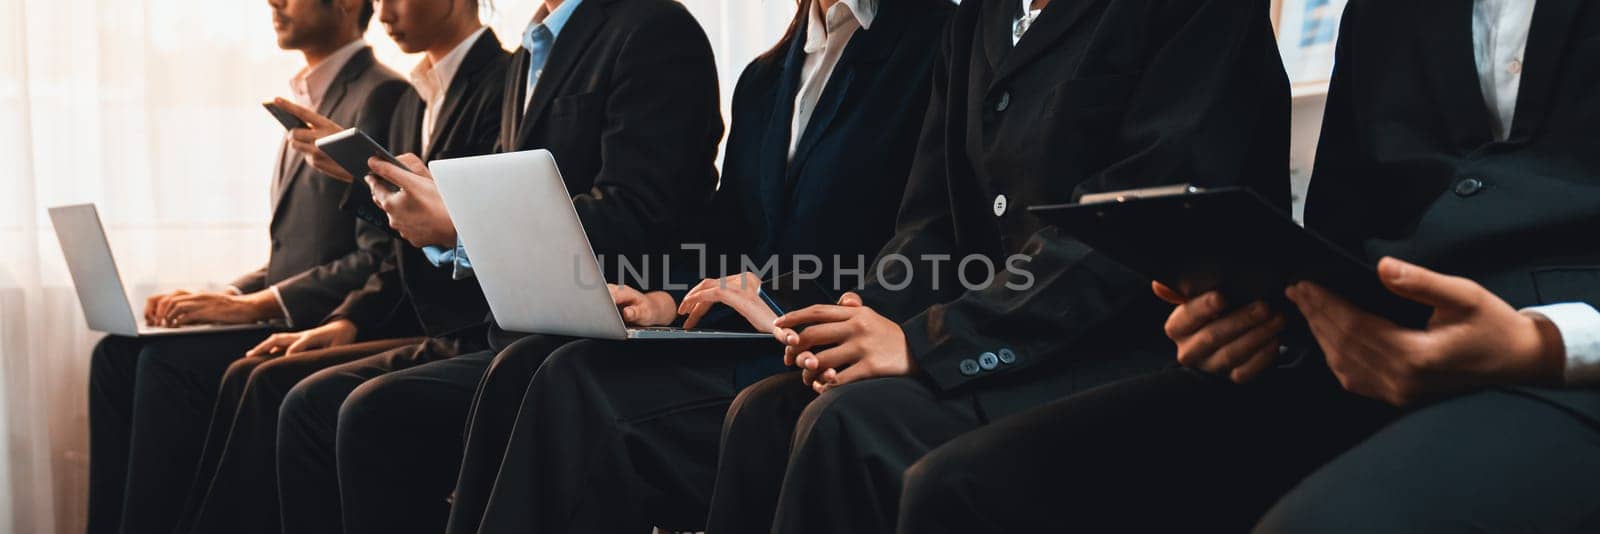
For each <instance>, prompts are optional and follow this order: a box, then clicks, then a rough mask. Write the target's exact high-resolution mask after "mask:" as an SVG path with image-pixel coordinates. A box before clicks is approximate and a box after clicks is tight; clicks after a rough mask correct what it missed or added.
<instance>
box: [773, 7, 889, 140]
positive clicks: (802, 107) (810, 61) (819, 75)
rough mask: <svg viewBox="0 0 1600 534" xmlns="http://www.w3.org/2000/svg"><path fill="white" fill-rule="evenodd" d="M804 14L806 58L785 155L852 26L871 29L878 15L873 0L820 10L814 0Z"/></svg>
mask: <svg viewBox="0 0 1600 534" xmlns="http://www.w3.org/2000/svg"><path fill="white" fill-rule="evenodd" d="M814 6H815V7H814V8H813V9H812V10H811V14H810V15H809V16H808V17H806V20H807V21H808V24H807V26H806V42H805V53H806V62H805V65H804V66H803V67H802V68H801V70H800V90H799V91H797V92H796V94H795V97H794V117H793V119H792V122H791V124H790V126H789V158H790V159H791V160H792V159H794V151H795V149H797V148H799V146H800V137H801V136H804V135H805V132H806V126H807V125H809V124H811V114H812V113H814V112H816V110H817V100H818V99H820V98H822V90H823V89H824V88H826V87H827V86H828V79H829V78H831V77H833V70H834V67H837V66H838V65H839V56H840V55H842V54H844V49H845V47H846V46H848V45H849V44H850V38H851V37H854V36H855V34H856V30H858V29H862V30H871V29H872V19H873V18H874V17H876V16H877V15H878V1H877V0H839V2H838V3H836V4H834V5H833V7H830V8H828V12H827V13H826V14H824V13H822V3H821V2H817V3H815V4H814Z"/></svg>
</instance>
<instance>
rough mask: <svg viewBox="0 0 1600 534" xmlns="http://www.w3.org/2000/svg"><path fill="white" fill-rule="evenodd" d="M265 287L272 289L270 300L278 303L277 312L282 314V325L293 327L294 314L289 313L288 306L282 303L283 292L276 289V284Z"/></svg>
mask: <svg viewBox="0 0 1600 534" xmlns="http://www.w3.org/2000/svg"><path fill="white" fill-rule="evenodd" d="M267 289H269V290H271V291H272V300H273V301H274V302H277V303H278V312H279V313H282V314H283V326H285V327H288V328H294V315H291V314H290V313H289V306H287V305H285V304H284V303H283V293H281V292H279V291H278V286H272V287H270V288H267Z"/></svg>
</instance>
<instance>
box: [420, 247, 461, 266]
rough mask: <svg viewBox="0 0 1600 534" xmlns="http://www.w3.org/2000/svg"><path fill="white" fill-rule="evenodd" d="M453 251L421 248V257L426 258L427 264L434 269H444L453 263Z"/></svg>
mask: <svg viewBox="0 0 1600 534" xmlns="http://www.w3.org/2000/svg"><path fill="white" fill-rule="evenodd" d="M455 252H456V251H455V250H453V249H451V250H446V249H444V248H441V247H436V246H433V245H428V246H426V247H422V255H423V256H424V257H427V258H428V263H431V264H433V266H434V267H444V266H446V265H452V264H454V263H455Z"/></svg>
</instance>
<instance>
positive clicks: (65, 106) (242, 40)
mask: <svg viewBox="0 0 1600 534" xmlns="http://www.w3.org/2000/svg"><path fill="white" fill-rule="evenodd" d="M538 1H539V0H498V1H497V2H496V3H495V6H494V9H493V10H488V11H485V12H484V17H485V19H486V21H487V22H488V23H489V24H490V25H491V26H493V27H494V29H495V31H496V32H497V33H498V34H499V35H500V37H501V39H502V41H504V42H505V44H506V47H507V48H508V49H509V48H512V47H514V46H516V43H517V42H519V41H520V37H521V32H522V28H523V26H524V25H525V24H526V23H527V21H528V19H529V17H530V16H531V15H532V13H533V11H534V8H535V7H536V5H537V3H538ZM684 3H685V4H686V5H687V6H688V7H689V8H690V9H691V11H692V12H693V13H694V14H695V15H696V17H698V18H699V19H700V22H701V24H702V25H703V26H705V28H706V32H707V34H708V35H709V36H710V38H711V42H712V45H713V47H714V49H715V51H716V54H717V61H718V64H719V69H720V73H721V75H722V87H723V93H722V96H723V100H724V102H726V101H727V99H728V98H729V96H730V93H731V91H732V90H733V86H734V81H735V77H737V76H738V74H739V72H741V71H742V70H743V67H744V64H745V63H746V62H748V61H749V60H750V59H751V58H753V57H754V56H755V55H756V54H757V53H759V52H760V51H762V50H764V49H766V48H767V47H768V46H770V45H771V44H772V42H773V41H774V40H776V39H777V37H778V35H779V34H781V33H782V31H783V28H784V25H785V24H786V23H787V21H788V18H789V16H790V15H792V14H793V9H794V7H793V6H794V4H793V3H792V0H688V1H685V2H684ZM270 24H271V22H270V13H269V10H268V7H267V4H266V2H263V1H260V0H256V1H243V2H241V1H206V0H3V1H0V425H3V426H0V428H4V429H5V431H6V432H5V439H3V440H0V532H16V533H51V532H57V533H76V532H82V530H83V526H84V515H85V510H86V494H87V490H86V480H87V474H88V467H87V455H88V439H87V436H88V419H87V412H86V405H87V392H86V384H87V376H88V362H89V351H90V349H91V347H93V345H94V342H95V340H96V339H97V338H98V337H99V336H98V334H95V333H92V332H89V331H88V330H87V329H86V327H85V325H84V322H83V318H82V315H81V312H80V311H79V309H78V304H77V300H76V298H75V295H74V293H73V291H72V284H71V280H70V279H69V278H68V276H67V274H66V273H67V272H66V269H65V266H64V265H63V260H62V258H61V254H60V251H59V249H58V247H57V245H56V241H55V236H54V234H53V232H52V231H51V228H50V224H49V221H48V218H47V216H46V212H45V208H47V207H49V206H54V205H59V204H69V203H79V202H94V203H96V204H98V205H99V207H100V212H101V215H102V217H103V219H104V221H105V224H106V226H107V230H108V232H109V234H110V237H111V242H112V247H113V249H114V250H115V252H116V254H117V260H118V264H119V267H120V268H121V270H122V275H123V277H124V278H125V279H126V280H127V281H128V284H129V286H130V293H132V295H131V296H132V297H134V299H135V302H142V298H143V296H144V295H147V294H150V293H152V292H155V291H158V290H166V289H171V288H177V287H202V288H204V287H216V286H217V284H219V283H222V282H225V281H227V280H230V279H232V277H233V276H235V275H237V274H239V273H242V272H244V271H245V270H247V269H250V268H252V267H256V266H258V265H260V264H261V263H262V262H263V261H265V259H266V252H267V241H266V224H267V220H268V217H269V213H268V196H267V195H268V186H269V184H270V183H271V182H270V181H271V172H272V168H273V166H272V158H273V156H274V155H275V152H276V145H277V141H278V139H279V136H281V135H282V129H281V128H280V127H279V126H278V125H277V124H276V123H275V122H273V121H272V120H271V118H270V117H269V116H268V115H267V114H266V113H265V112H264V111H262V110H261V108H260V106H259V105H258V102H260V101H261V100H263V99H266V98H270V97H272V96H275V95H282V94H284V93H286V91H285V88H286V87H287V85H286V84H287V79H288V78H289V77H290V76H291V75H293V74H294V72H295V71H296V70H297V69H298V68H299V67H300V64H301V61H300V58H299V57H298V56H297V55H296V54H293V53H288V52H284V51H281V50H278V49H277V47H276V45H275V40H274V37H273V34H272V29H271V26H270ZM367 40H368V41H369V42H370V43H371V44H372V45H373V46H374V47H375V48H376V49H377V50H378V56H379V59H380V60H381V61H383V62H384V63H387V64H388V65H390V66H391V67H393V68H394V69H395V70H397V71H400V72H407V71H409V70H410V69H411V67H412V65H413V64H414V63H415V61H416V59H417V58H416V57H408V56H406V55H404V54H401V53H400V52H399V50H398V49H397V48H396V47H395V46H394V44H393V42H391V41H390V40H389V39H388V37H387V36H386V35H384V34H383V32H382V29H381V27H380V26H379V25H378V24H377V23H376V22H374V24H373V25H372V30H371V31H370V32H369V33H368V35H367Z"/></svg>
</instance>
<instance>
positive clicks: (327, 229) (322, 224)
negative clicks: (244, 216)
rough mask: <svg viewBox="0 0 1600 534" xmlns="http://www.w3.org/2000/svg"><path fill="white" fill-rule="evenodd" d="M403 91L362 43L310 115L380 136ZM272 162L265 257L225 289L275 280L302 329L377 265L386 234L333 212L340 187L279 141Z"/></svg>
mask: <svg viewBox="0 0 1600 534" xmlns="http://www.w3.org/2000/svg"><path fill="white" fill-rule="evenodd" d="M409 88H410V85H408V84H407V83H406V82H405V81H404V80H402V79H401V78H400V76H399V75H397V74H395V73H394V71H391V70H389V69H388V68H387V67H384V66H383V65H382V64H379V63H378V62H377V61H375V60H374V59H373V57H372V49H370V48H363V49H362V50H361V51H359V52H356V54H355V55H354V56H352V57H351V58H350V61H349V62H347V63H345V65H344V67H343V68H341V69H340V70H339V73H338V75H337V76H335V78H334V80H333V83H332V84H331V85H329V87H328V92H327V94H326V95H324V96H323V97H322V105H321V106H319V107H318V108H317V112H318V113H320V114H322V116H324V117H328V118H330V119H332V120H333V121H334V122H337V123H339V124H349V125H352V126H356V127H359V128H361V129H362V130H363V131H367V132H373V134H374V135H380V136H382V135H386V134H387V133H388V131H389V120H390V119H389V113H390V110H392V109H394V105H395V101H396V100H397V99H399V97H400V94H401V93H402V92H405V91H406V90H408V89H409ZM278 161H279V167H278V170H277V176H276V178H275V180H274V182H273V191H272V224H271V235H272V253H271V256H269V257H268V260H267V264H266V266H263V267H262V268H260V269H257V270H255V271H253V272H251V273H249V274H246V275H244V276H242V277H240V278H239V279H238V280H235V281H234V282H233V286H234V287H237V288H239V290H240V291H244V292H246V293H249V292H253V291H260V290H263V289H266V288H268V287H272V286H274V285H276V286H277V288H278V294H279V295H280V296H281V297H282V299H283V305H284V307H285V308H287V309H288V311H289V318H290V321H291V323H292V324H293V325H294V326H295V327H298V328H309V327H312V326H316V325H318V324H322V321H323V319H324V318H325V317H326V316H327V315H328V313H329V312H331V311H333V309H334V308H335V307H337V306H338V305H339V303H340V301H342V300H343V299H344V298H345V294H346V293H349V292H350V291H351V290H354V289H356V288H359V287H361V284H362V283H363V282H365V281H366V279H367V277H368V276H370V275H371V274H372V272H373V271H374V270H375V269H377V267H378V263H379V262H380V261H381V260H382V257H383V255H384V254H385V253H386V251H387V250H388V249H389V246H390V244H389V236H388V235H387V234H386V233H385V232H384V231H383V230H382V229H380V228H377V227H374V226H372V225H370V224H368V223H365V222H362V221H357V220H354V219H352V218H350V217H349V216H348V215H346V214H344V213H342V212H340V210H339V205H340V202H341V200H342V199H343V198H344V190H345V187H344V185H343V184H341V183H339V182H338V181H337V180H334V179H332V178H329V177H328V176H326V175H324V174H322V173H321V172H318V171H317V170H316V169H315V168H314V167H312V166H311V165H309V164H307V163H306V162H305V158H302V157H301V156H300V154H299V153H298V152H293V151H292V150H291V149H290V148H289V146H288V144H287V143H285V144H283V145H281V146H280V147H279V149H278Z"/></svg>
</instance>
